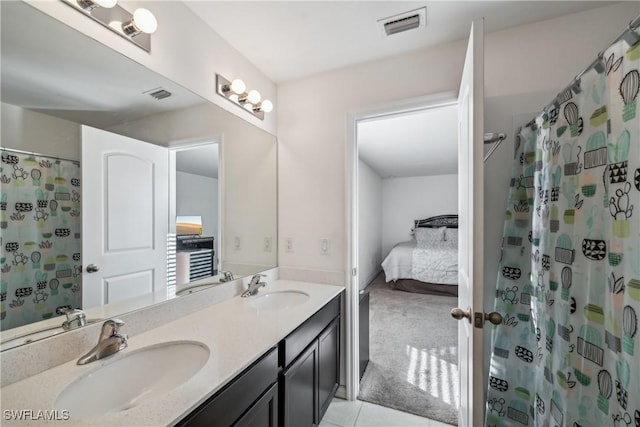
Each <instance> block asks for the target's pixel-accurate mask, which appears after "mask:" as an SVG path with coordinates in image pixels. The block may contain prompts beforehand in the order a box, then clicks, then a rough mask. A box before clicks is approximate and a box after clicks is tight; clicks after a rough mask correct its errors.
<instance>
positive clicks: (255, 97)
mask: <svg viewBox="0 0 640 427" xmlns="http://www.w3.org/2000/svg"><path fill="white" fill-rule="evenodd" d="M260 99H262V97H261V96H260V92H258V91H257V90H255V89H253V90H250V91H249V93H248V94H247V101H249V102H250V103H252V104H257V103H258V102H260Z"/></svg>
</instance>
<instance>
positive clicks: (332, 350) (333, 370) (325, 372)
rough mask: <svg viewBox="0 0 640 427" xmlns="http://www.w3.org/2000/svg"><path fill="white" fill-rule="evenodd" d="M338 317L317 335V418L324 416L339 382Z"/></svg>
mask: <svg viewBox="0 0 640 427" xmlns="http://www.w3.org/2000/svg"><path fill="white" fill-rule="evenodd" d="M339 346H340V318H339V317H337V318H336V319H334V320H333V322H331V324H330V325H329V326H327V329H325V330H324V331H323V332H322V334H320V336H319V337H318V402H319V418H318V422H319V421H320V420H321V419H322V417H323V416H324V413H325V412H326V410H327V408H328V407H329V404H330V403H331V400H332V399H333V396H334V395H335V394H336V390H338V385H339V384H340V347H339Z"/></svg>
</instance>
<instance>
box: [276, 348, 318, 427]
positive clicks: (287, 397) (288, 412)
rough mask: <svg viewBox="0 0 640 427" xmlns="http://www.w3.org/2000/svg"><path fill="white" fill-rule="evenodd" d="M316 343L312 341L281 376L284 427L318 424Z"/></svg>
mask: <svg viewBox="0 0 640 427" xmlns="http://www.w3.org/2000/svg"><path fill="white" fill-rule="evenodd" d="M317 366H318V343H317V341H314V343H313V344H311V345H310V346H309V347H308V348H307V350H305V351H304V352H303V353H302V354H301V355H300V357H299V358H298V359H297V360H296V361H295V362H294V363H293V364H292V365H291V366H290V367H289V369H287V371H286V372H285V373H284V375H283V376H282V385H283V389H284V392H283V394H284V396H283V405H282V407H283V408H282V414H281V416H282V417H283V421H284V422H283V425H284V427H315V426H317V425H318V370H317Z"/></svg>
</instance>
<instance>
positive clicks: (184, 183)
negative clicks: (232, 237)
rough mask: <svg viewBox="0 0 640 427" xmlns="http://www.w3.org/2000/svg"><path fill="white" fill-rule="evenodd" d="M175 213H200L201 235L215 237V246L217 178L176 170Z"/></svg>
mask: <svg viewBox="0 0 640 427" xmlns="http://www.w3.org/2000/svg"><path fill="white" fill-rule="evenodd" d="M176 215H200V216H201V217H202V235H203V236H207V237H211V236H213V237H215V242H216V246H217V245H218V180H217V179H215V178H209V177H208V176H201V175H194V174H191V173H186V172H179V171H177V172H176ZM216 252H217V251H216ZM216 255H217V254H216Z"/></svg>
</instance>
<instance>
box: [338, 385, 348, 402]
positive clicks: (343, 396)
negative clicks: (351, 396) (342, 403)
mask: <svg viewBox="0 0 640 427" xmlns="http://www.w3.org/2000/svg"><path fill="white" fill-rule="evenodd" d="M336 397H338V398H340V399H346V398H347V388H346V387H345V386H343V385H341V386H338V390H336Z"/></svg>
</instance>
